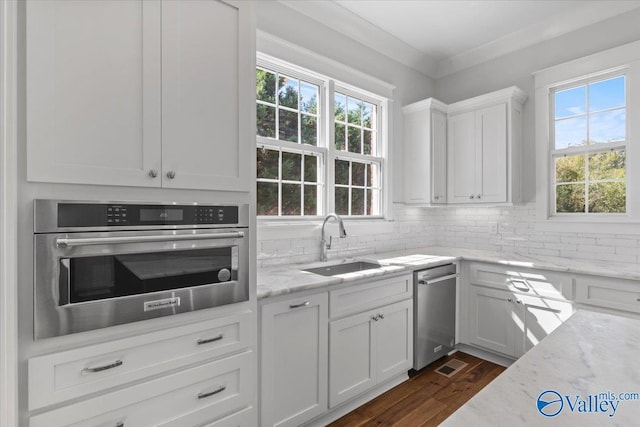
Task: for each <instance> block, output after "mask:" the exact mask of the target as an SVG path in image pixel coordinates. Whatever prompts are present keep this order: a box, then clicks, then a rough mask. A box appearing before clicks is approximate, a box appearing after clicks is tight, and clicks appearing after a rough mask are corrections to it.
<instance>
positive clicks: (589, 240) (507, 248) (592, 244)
mask: <svg viewBox="0 0 640 427" xmlns="http://www.w3.org/2000/svg"><path fill="white" fill-rule="evenodd" d="M535 214H536V212H535V204H533V203H530V204H527V205H524V206H514V207H470V208H457V207H437V208H416V207H408V206H405V205H402V204H395V205H394V206H393V217H394V220H393V221H392V222H389V223H386V225H385V226H383V227H380V230H381V231H380V233H375V232H372V231H371V230H375V229H376V226H375V224H374V225H373V226H371V227H366V228H365V230H366V232H365V231H359V230H358V229H357V228H358V227H353V228H354V229H350V227H349V222H347V223H346V224H345V226H346V228H347V233H348V236H347V237H346V238H344V239H339V238H337V236H334V238H333V241H332V245H333V246H332V249H331V250H329V259H339V258H349V257H354V256H363V255H366V254H370V253H380V252H390V251H398V250H406V249H415V248H421V247H427V246H449V247H459V248H465V249H480V250H490V251H498V252H505V253H518V254H521V255H531V256H536V255H542V256H560V257H565V258H576V259H584V260H593V261H615V262H626V263H637V262H638V258H639V257H640V236H638V238H634V237H633V236H629V235H613V234H612V235H608V234H584V233H580V234H578V233H573V232H567V233H552V232H543V231H539V230H537V229H536V217H535ZM269 237H270V238H269V239H265V240H261V239H260V228H258V266H260V267H266V266H271V265H280V264H288V263H300V262H305V263H308V262H314V261H317V260H319V259H320V236H319V233H318V236H317V238H316V239H309V238H304V239H290V238H282V239H276V238H273V234H272V233H270V234H269Z"/></svg>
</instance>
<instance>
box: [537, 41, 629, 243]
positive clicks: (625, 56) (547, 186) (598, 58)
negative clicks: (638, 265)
mask: <svg viewBox="0 0 640 427" xmlns="http://www.w3.org/2000/svg"><path fill="white" fill-rule="evenodd" d="M625 72H626V100H627V102H626V131H627V134H626V136H625V137H626V140H625V143H626V182H627V212H626V213H624V214H622V213H619V214H594V213H590V214H588V213H585V214H582V213H578V214H566V215H565V214H562V215H552V214H553V213H554V210H555V206H553V205H552V202H551V194H550V190H551V184H552V183H553V180H552V175H551V174H552V172H553V173H555V170H554V169H553V168H551V149H552V148H555V147H554V146H553V145H552V144H553V141H552V138H551V129H550V127H551V126H552V125H553V122H551V117H552V116H551V114H550V109H551V107H552V103H551V101H552V98H551V90H552V89H553V88H556V87H560V86H567V85H571V84H574V85H577V83H578V82H581V81H582V82H584V81H587V80H589V79H595V80H599V79H601V78H603V76H613V75H616V74H623V73H625ZM533 76H534V84H535V94H534V100H535V105H534V108H535V111H534V119H535V123H534V125H535V177H536V193H535V202H536V203H535V212H536V230H537V231H543V232H575V233H587V234H591V235H596V234H604V233H607V234H625V235H628V234H640V194H636V193H637V192H634V191H633V188H634V187H637V186H638V185H640V145H639V144H640V121H637V120H636V121H634V120H632V119H631V118H632V117H634V115H637V114H639V113H640V42H633V43H629V44H626V45H623V46H619V47H615V48H612V49H609V50H605V51H602V52H598V53H595V54H593V55H589V56H585V57H582V58H579V59H575V60H572V61H570V62H565V63H562V64H559V65H555V66H553V67H550V68H546V69H543V70H540V71H537V72H534V73H533ZM552 209H553V210H552ZM595 224H597V226H595V227H594V225H595Z"/></svg>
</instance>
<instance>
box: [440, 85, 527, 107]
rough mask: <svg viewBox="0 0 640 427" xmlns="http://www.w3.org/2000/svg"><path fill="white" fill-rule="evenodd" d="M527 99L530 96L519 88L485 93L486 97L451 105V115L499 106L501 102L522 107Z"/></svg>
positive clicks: (476, 97) (481, 96)
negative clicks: (488, 106) (487, 106)
mask: <svg viewBox="0 0 640 427" xmlns="http://www.w3.org/2000/svg"><path fill="white" fill-rule="evenodd" d="M527 98H528V95H527V93H526V92H525V91H523V90H522V89H520V88H519V87H517V86H510V87H508V88H505V89H501V90H496V91H494V92H489V93H485V94H484V95H480V96H475V97H473V98H469V99H465V100H462V101H458V102H454V103H452V104H449V114H457V113H462V112H465V111H470V110H474V109H476V108H478V107H481V106H486V105H490V104H497V103H500V102H512V103H516V104H519V105H522V104H524V102H525V101H526V100H527Z"/></svg>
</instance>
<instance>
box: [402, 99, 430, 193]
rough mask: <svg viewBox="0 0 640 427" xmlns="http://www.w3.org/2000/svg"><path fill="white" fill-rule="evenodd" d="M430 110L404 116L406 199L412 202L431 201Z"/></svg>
mask: <svg viewBox="0 0 640 427" xmlns="http://www.w3.org/2000/svg"><path fill="white" fill-rule="evenodd" d="M429 134H430V124H429V111H428V110H427V111H418V112H413V113H410V114H407V113H405V116H404V140H405V145H404V149H405V172H404V180H405V187H404V191H405V200H406V202H407V203H411V204H427V203H429V198H430V195H429V185H430V181H431V180H430V178H429V163H430V159H431V146H430V143H429Z"/></svg>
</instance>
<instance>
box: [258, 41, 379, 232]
mask: <svg viewBox="0 0 640 427" xmlns="http://www.w3.org/2000/svg"><path fill="white" fill-rule="evenodd" d="M256 65H257V67H259V68H266V69H269V70H272V71H277V72H279V73H282V74H285V75H288V76H291V77H294V78H297V79H301V80H304V81H308V82H310V83H314V84H317V85H318V86H319V87H320V95H319V98H320V104H321V105H322V106H323V108H324V110H325V111H324V114H321V115H320V117H319V120H318V126H319V127H320V128H319V139H322V140H326V141H327V145H328V146H327V147H317V146H309V145H302V144H294V143H291V145H292V147H291V148H294V147H293V146H296V147H295V149H296V150H302V149H304V150H306V151H313V152H317V153H321V154H322V155H323V159H324V164H325V167H324V170H323V171H322V172H321V175H322V179H323V187H322V190H323V191H324V206H323V207H325V208H326V210H325V213H330V212H334V211H335V199H334V197H335V193H334V188H335V187H334V184H333V181H334V162H333V161H334V159H335V158H336V157H345V158H350V159H353V160H370V159H371V160H375V161H377V162H380V167H381V177H380V178H381V181H382V185H381V187H382V188H381V190H380V193H381V196H380V197H381V200H380V210H381V214H380V215H352V216H343V219H344V220H345V221H349V222H354V221H365V222H375V221H378V222H380V221H390V220H392V207H391V194H390V187H391V182H390V177H391V172H390V168H391V164H392V159H391V158H390V150H389V135H390V132H391V130H392V129H391V123H390V116H389V109H390V107H391V105H392V102H391V101H390V100H389V99H387V97H385V96H382V95H377V94H375V93H372V92H370V91H368V90H365V89H360V88H357V87H355V86H353V85H350V84H348V83H344V82H342V81H339V80H336V79H334V78H332V77H329V76H323V75H321V74H319V73H317V72H314V71H311V70H307V69H305V68H303V67H300V66H297V65H295V64H290V63H288V62H286V61H283V60H280V59H278V58H275V57H273V56H270V55H267V54H264V53H261V52H258V53H257V61H256ZM335 91H338V92H341V93H345V94H347V95H352V96H354V97H357V98H359V99H362V100H364V101H367V102H369V103H372V104H374V105H376V106H377V107H378V124H377V130H376V131H377V134H378V144H379V147H378V149H379V150H380V151H379V153H378V156H365V155H359V154H356V153H345V152H340V151H337V150H335V141H334V134H333V132H331V131H330V130H329V125H330V124H331V125H332V124H333V122H332V121H330V120H329V119H328V118H329V117H333V115H334V103H333V98H330V95H332V94H333V93H334V92H335ZM256 144H257V145H256V146H260V145H261V144H263V145H265V146H267V147H268V146H269V145H271V146H274V145H275V144H274V141H273V140H272V139H269V138H264V137H259V136H257V137H256ZM278 145H283V146H284V145H289V144H284V143H283V142H281V141H279V142H278ZM301 145H302V146H301ZM319 203H320V204H321V205H322V202H319ZM323 217H324V215H318V216H300V217H298V216H279V217H276V216H273V217H271V216H258V224H259V225H264V224H271V223H274V224H282V225H287V226H295V225H297V224H300V223H301V222H304V223H305V224H308V223H309V222H320V223H321V220H322V218H323Z"/></svg>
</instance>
